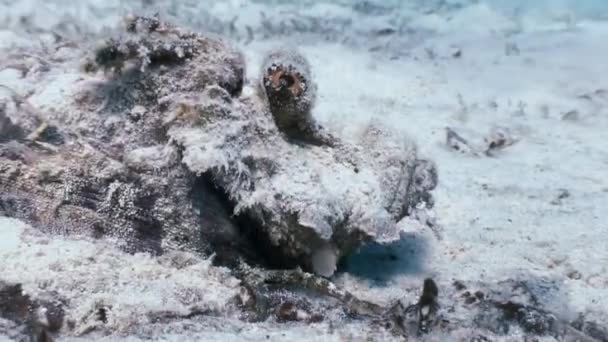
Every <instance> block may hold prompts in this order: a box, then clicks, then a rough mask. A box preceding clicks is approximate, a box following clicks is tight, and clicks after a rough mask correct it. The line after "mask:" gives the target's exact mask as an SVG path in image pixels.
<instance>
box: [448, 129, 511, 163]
mask: <svg viewBox="0 0 608 342" xmlns="http://www.w3.org/2000/svg"><path fill="white" fill-rule="evenodd" d="M517 141H518V140H517V138H515V137H514V136H513V134H512V133H511V130H509V129H507V128H504V127H494V128H492V130H490V133H488V135H487V136H486V137H484V138H483V143H482V144H481V145H478V144H473V143H471V142H469V140H467V139H465V138H463V137H462V136H461V135H460V134H458V133H457V132H456V131H455V130H454V129H452V128H450V127H446V145H447V146H448V148H450V149H451V150H454V151H457V152H460V153H463V154H468V155H473V156H480V155H486V156H488V157H493V156H495V155H496V153H498V152H499V151H501V150H503V149H505V148H507V147H509V146H511V145H513V144H515V143H516V142H517Z"/></svg>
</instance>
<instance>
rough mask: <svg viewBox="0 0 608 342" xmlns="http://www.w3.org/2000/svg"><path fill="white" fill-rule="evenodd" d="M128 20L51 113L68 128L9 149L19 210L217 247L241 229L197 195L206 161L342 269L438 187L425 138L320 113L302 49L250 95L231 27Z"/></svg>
mask: <svg viewBox="0 0 608 342" xmlns="http://www.w3.org/2000/svg"><path fill="white" fill-rule="evenodd" d="M125 31H126V32H125V33H124V34H123V35H122V36H120V37H119V38H115V39H109V40H108V41H106V43H105V44H103V45H102V46H99V47H97V48H96V50H95V55H94V56H93V57H92V58H91V59H90V60H89V62H88V63H86V65H85V70H88V71H95V70H100V71H99V72H98V73H97V75H96V76H97V77H99V76H100V74H101V70H103V71H105V79H103V80H101V81H100V80H99V79H95V78H94V77H89V78H87V77H86V76H85V75H83V77H84V79H83V80H81V81H78V82H77V84H76V86H77V87H78V89H81V90H79V91H78V93H77V94H76V96H75V97H74V100H73V102H70V103H67V104H65V105H64V106H59V107H58V108H54V110H52V111H49V114H47V118H45V120H46V121H48V122H50V123H52V127H59V129H58V131H59V134H60V135H61V136H62V137H63V142H62V143H59V144H57V145H56V147H55V148H54V149H53V151H51V152H49V153H45V152H43V149H42V148H41V147H40V146H39V143H40V142H41V141H38V142H36V141H33V142H32V141H29V142H24V141H17V142H15V143H16V144H17V145H18V146H19V148H20V149H22V150H23V154H31V155H32V156H33V157H32V158H31V160H30V161H27V160H26V159H27V158H24V157H14V156H13V157H10V156H8V155H0V158H5V160H6V163H5V164H6V165H8V167H5V168H4V169H5V170H3V171H2V175H3V176H2V177H0V189H2V190H3V195H2V196H3V199H2V203H4V204H3V207H4V209H2V210H3V212H4V213H5V214H6V215H9V216H17V217H20V218H24V219H26V220H28V221H29V222H33V223H38V224H40V225H43V226H47V227H54V228H53V229H54V230H60V229H65V230H78V229H81V230H82V228H81V227H88V229H85V230H86V231H89V232H90V234H94V235H95V234H97V235H108V234H109V235H115V236H119V237H122V238H124V239H123V240H126V241H129V243H128V244H129V245H132V246H134V247H130V248H131V249H133V250H138V249H143V250H146V251H153V252H155V253H161V252H162V250H163V249H164V248H166V247H171V248H173V247H184V248H202V249H205V248H206V247H199V246H201V245H203V246H205V245H208V244H209V242H210V241H213V240H214V236H216V237H217V236H220V237H219V238H218V239H219V240H221V241H226V240H230V239H233V237H234V236H237V235H238V232H237V229H234V227H232V226H231V225H226V229H225V230H226V231H229V233H225V232H222V229H217V228H210V227H209V226H210V225H207V226H206V222H207V218H205V217H204V215H206V213H207V212H208V211H211V210H206V209H207V208H205V207H203V208H201V207H200V204H197V203H195V201H193V198H195V197H196V195H197V192H198V191H203V192H205V191H206V190H201V189H200V188H197V186H196V185H195V184H198V183H197V177H198V176H200V175H205V177H210V178H211V179H212V181H213V182H214V183H215V185H216V186H217V187H219V189H220V190H221V192H223V193H224V194H225V195H227V197H228V198H229V200H230V202H231V204H232V205H234V206H235V208H234V211H235V213H236V214H241V215H242V216H244V217H247V218H248V220H249V225H250V227H247V228H248V229H250V230H255V231H256V233H255V235H256V237H257V239H258V241H260V240H261V241H262V242H263V243H264V244H265V246H267V247H268V248H272V249H276V250H277V253H278V255H280V257H282V258H285V259H286V260H290V262H287V263H286V264H289V265H300V266H302V267H304V268H305V269H308V270H321V269H322V270H323V271H320V272H319V273H322V274H323V275H331V273H332V272H333V269H335V265H333V266H332V264H335V263H336V262H337V260H338V259H339V258H340V257H342V256H343V255H345V254H348V253H349V252H350V251H352V250H353V249H354V248H356V247H357V246H359V245H360V244H361V243H363V242H364V241H367V240H376V241H392V240H395V239H398V238H399V229H398V228H397V226H396V223H397V222H398V221H399V220H400V219H401V218H403V217H404V216H406V215H408V214H409V213H410V211H411V209H412V208H416V207H418V205H419V202H420V201H422V200H428V202H429V203H430V202H431V201H430V200H429V199H430V194H429V191H431V190H432V189H433V188H434V187H435V185H436V179H431V180H430V181H427V178H428V177H427V176H426V175H427V174H435V171H434V166H433V165H432V164H431V163H429V162H427V161H424V160H421V159H419V158H418V156H417V151H416V148H415V144H414V143H412V142H411V141H408V140H406V139H403V138H402V137H399V136H397V135H394V134H392V133H391V132H390V131H389V130H386V129H384V128H382V127H376V126H371V127H369V129H368V130H367V131H366V133H365V134H364V135H363V136H362V137H361V141H360V143H359V144H349V143H345V142H341V141H340V140H339V139H337V138H335V137H331V135H330V134H328V133H327V132H325V131H324V130H323V129H322V128H321V127H320V126H319V125H318V124H316V123H315V122H314V119H313V117H312V112H311V110H312V105H313V103H314V91H315V85H314V83H313V82H312V80H311V79H310V78H311V73H310V70H309V68H310V67H309V65H308V63H307V62H306V60H305V59H304V58H303V57H302V56H301V55H299V54H296V53H289V52H284V51H283V52H271V53H270V54H269V56H268V59H267V61H266V62H265V64H264V68H263V72H262V75H261V78H262V79H263V80H264V79H266V80H265V81H263V82H262V85H263V87H264V91H263V92H262V93H261V94H258V95H254V96H252V97H243V96H241V95H240V94H241V90H242V87H243V84H244V69H245V65H244V61H243V57H242V55H241V54H240V53H239V52H238V51H236V50H234V49H232V48H230V47H229V46H228V45H226V44H225V43H223V42H221V41H219V40H214V39H211V38H209V37H206V36H203V35H199V34H196V33H192V32H189V31H186V30H183V29H180V28H178V27H174V26H172V25H169V24H166V23H163V22H161V21H159V20H158V19H157V18H144V17H131V18H127V22H126V30H125ZM287 76H289V77H287ZM286 77H287V78H288V79H286ZM260 95H261V96H260ZM11 117H12V118H13V119H14V120H16V118H18V117H19V115H16V114H15V115H12V116H11ZM11 124H18V122H14V123H13V122H11ZM40 139H42V138H40ZM40 139H39V140H40ZM66 140H67V142H66ZM6 148H8V149H9V150H10V151H8V152H6V153H8V154H10V153H13V152H15V149H17V150H18V149H19V148H15V147H10V146H8V145H7V146H5V149H6ZM11 149H12V150H11ZM17 154H19V153H17ZM41 165H46V168H47V169H49V170H51V171H48V172H47V171H44V172H43V171H41V168H40V166H41ZM423 169H424V170H428V171H423ZM40 173H42V174H43V175H42V176H40V175H39V174H40ZM47 174H50V175H51V176H46V175H47ZM15 175H17V176H15ZM18 175H26V176H18ZM421 177H422V178H423V179H421ZM33 179H39V180H38V181H36V183H35V184H34V181H33ZM25 188H31V189H34V190H29V191H23V190H22V189H25ZM11 203H16V204H11ZM7 208H8V209H7ZM230 214H231V213H227V214H226V215H230ZM220 221H222V222H230V219H229V218H228V219H223V220H220ZM60 227H62V228H60ZM66 227H67V228H66ZM214 227H217V225H215V226H214ZM222 234H228V236H230V238H226V236H222ZM211 244H212V243H211ZM324 255H325V256H327V257H323V256H324ZM313 259H314V260H316V261H314V262H313ZM319 259H320V260H319ZM314 264H316V265H314Z"/></svg>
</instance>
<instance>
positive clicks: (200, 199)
mask: <svg viewBox="0 0 608 342" xmlns="http://www.w3.org/2000/svg"><path fill="white" fill-rule="evenodd" d="M192 200H193V202H194V204H195V206H196V207H198V208H200V209H201V213H200V223H201V234H202V237H201V240H203V241H206V242H207V243H208V246H207V248H206V249H207V250H206V251H204V252H205V254H209V255H210V254H214V255H215V257H214V259H213V262H214V264H215V265H218V266H226V267H230V268H236V267H238V265H239V262H241V261H244V262H246V263H247V264H249V265H251V266H258V267H262V268H267V269H291V268H294V267H295V266H296V265H297V264H298V262H297V261H296V260H294V259H293V258H289V257H286V256H285V255H284V254H283V253H282V252H281V251H280V249H279V248H278V247H277V246H273V245H272V244H271V243H270V239H269V238H268V235H267V234H266V233H265V232H264V230H263V229H262V225H261V224H260V223H258V222H257V221H256V220H254V219H252V217H251V216H250V215H247V214H240V215H234V214H233V213H234V208H235V203H234V202H233V201H232V200H230V198H229V197H228V195H226V193H224V192H223V191H222V190H221V189H219V188H218V187H217V186H215V184H214V183H213V180H212V179H211V176H210V175H209V174H203V175H202V176H200V177H198V178H197V180H196V181H195V184H194V188H193V193H192Z"/></svg>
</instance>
